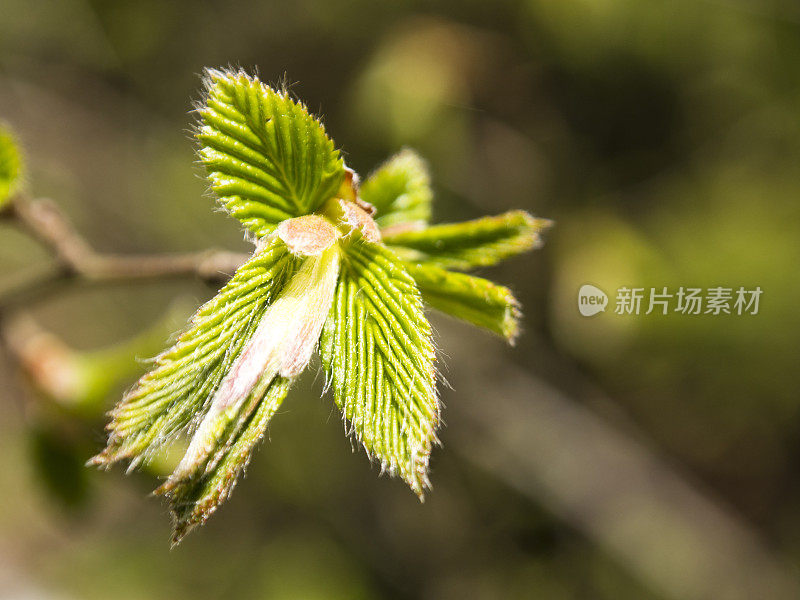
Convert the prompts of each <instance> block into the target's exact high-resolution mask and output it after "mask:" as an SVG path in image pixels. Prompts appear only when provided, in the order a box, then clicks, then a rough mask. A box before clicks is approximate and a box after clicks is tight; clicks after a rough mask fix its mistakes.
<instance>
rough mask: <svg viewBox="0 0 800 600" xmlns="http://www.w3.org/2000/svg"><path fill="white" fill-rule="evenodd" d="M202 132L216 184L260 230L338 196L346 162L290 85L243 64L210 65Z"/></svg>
mask: <svg viewBox="0 0 800 600" xmlns="http://www.w3.org/2000/svg"><path fill="white" fill-rule="evenodd" d="M198 112H199V114H200V118H201V121H202V123H201V125H200V128H199V131H198V132H197V139H198V140H199V141H200V143H201V148H200V158H201V159H202V161H203V163H204V164H205V166H206V169H207V170H208V174H209V175H208V176H209V179H210V180H211V187H212V189H213V190H214V191H215V192H216V193H217V195H218V196H219V198H220V200H221V201H222V203H223V205H224V206H225V208H226V209H227V210H228V211H229V212H230V213H231V214H232V215H233V216H234V217H236V218H237V219H239V220H240V221H241V222H242V223H244V225H245V226H246V227H247V228H248V229H249V230H250V231H252V232H253V233H254V234H255V235H256V236H258V237H261V236H264V235H266V234H267V233H270V232H271V231H272V230H273V229H275V227H276V226H277V225H278V223H280V222H281V221H283V220H285V219H289V218H292V217H300V216H303V215H306V214H309V213H311V212H313V211H314V210H316V209H317V208H318V207H319V206H320V205H321V204H322V203H323V202H325V201H326V200H328V199H329V198H332V197H333V196H334V195H335V194H336V192H337V191H338V189H339V186H340V185H341V183H342V181H343V179H344V176H345V171H344V162H343V161H342V159H341V157H340V156H339V151H338V150H336V149H335V148H334V146H333V142H332V141H331V140H330V138H329V137H328V136H327V134H326V133H325V128H324V127H323V126H322V124H321V123H320V122H319V121H318V120H317V119H315V118H314V117H313V116H312V115H310V114H309V113H308V111H307V109H306V107H305V106H303V105H302V104H301V103H298V102H295V101H293V100H292V99H291V98H290V97H289V95H288V93H287V92H286V91H276V90H273V89H272V88H270V87H268V86H267V85H265V84H263V83H262V82H260V81H259V80H258V78H252V77H250V76H248V75H247V74H246V73H244V72H243V71H239V72H235V73H234V72H227V71H213V70H209V71H207V76H206V97H205V101H204V103H203V105H202V106H201V107H200V108H199V111H198Z"/></svg>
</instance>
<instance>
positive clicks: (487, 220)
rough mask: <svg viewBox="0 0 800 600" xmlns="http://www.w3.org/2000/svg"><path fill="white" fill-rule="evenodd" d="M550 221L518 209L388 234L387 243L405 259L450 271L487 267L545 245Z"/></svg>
mask: <svg viewBox="0 0 800 600" xmlns="http://www.w3.org/2000/svg"><path fill="white" fill-rule="evenodd" d="M550 224H551V223H550V221H548V220H546V219H537V218H535V217H532V216H531V215H529V214H528V213H526V212H524V211H521V210H515V211H511V212H507V213H504V214H502V215H497V216H495V217H483V218H481V219H475V220H473V221H466V222H463V223H450V224H446V225H433V226H431V227H427V228H425V229H421V230H419V231H404V232H398V233H391V232H386V233H384V236H383V240H384V242H385V243H386V244H387V245H389V246H392V247H393V249H394V250H395V251H396V252H397V254H398V255H399V256H400V257H401V258H403V259H404V260H408V261H413V262H419V263H428V264H433V265H438V266H440V267H445V268H448V269H459V270H466V269H471V268H475V267H487V266H491V265H494V264H497V263H498V262H500V261H501V260H503V259H505V258H508V257H510V256H514V255H516V254H520V253H522V252H527V251H528V250H531V249H533V248H536V247H538V246H540V245H541V243H542V240H541V236H540V234H541V232H542V231H543V230H544V229H546V228H547V227H549V226H550Z"/></svg>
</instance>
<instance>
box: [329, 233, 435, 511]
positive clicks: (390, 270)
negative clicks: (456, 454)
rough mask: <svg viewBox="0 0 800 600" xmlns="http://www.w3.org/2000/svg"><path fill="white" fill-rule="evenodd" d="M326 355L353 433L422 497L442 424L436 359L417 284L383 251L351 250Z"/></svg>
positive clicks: (371, 247) (360, 246)
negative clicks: (439, 427) (437, 435)
mask: <svg viewBox="0 0 800 600" xmlns="http://www.w3.org/2000/svg"><path fill="white" fill-rule="evenodd" d="M320 354H321V356H322V362H323V365H324V366H325V369H326V371H327V372H328V376H329V378H330V381H331V383H332V387H333V391H334V396H335V400H336V404H337V405H338V406H339V408H340V409H341V410H342V413H343V415H344V417H345V419H346V420H347V421H348V422H349V424H350V427H351V431H352V433H354V434H355V436H356V438H357V439H358V440H359V441H360V442H361V444H362V445H363V446H364V449H365V450H366V451H367V454H368V455H369V456H370V457H375V458H377V459H378V460H379V461H380V463H381V467H382V468H383V469H385V470H387V471H388V472H389V473H391V474H393V475H394V474H398V475H400V476H401V477H402V478H403V479H404V480H405V481H406V483H408V485H409V486H410V487H411V489H412V490H413V491H414V492H415V493H416V494H417V495H419V496H420V498H421V497H422V495H423V493H424V490H425V488H428V487H429V486H430V484H429V482H428V459H429V457H430V452H431V446H432V444H433V443H434V442H435V441H436V433H435V432H436V427H437V426H438V423H439V402H438V399H437V397H436V390H435V371H434V365H433V363H434V359H435V354H434V348H433V342H432V340H431V328H430V324H429V323H428V321H427V319H426V318H425V315H424V314H423V310H422V301H421V298H420V295H419V292H418V290H417V288H416V286H415V285H414V280H413V279H412V278H411V277H410V276H409V274H408V273H407V272H406V270H405V269H404V268H403V265H402V263H401V262H400V261H399V260H398V259H397V258H396V257H395V256H394V254H393V253H392V252H391V251H390V250H388V249H387V248H385V247H384V246H382V245H378V244H371V243H364V242H355V243H353V244H351V245H350V246H349V247H348V248H347V249H346V251H345V253H344V259H343V262H342V270H341V274H340V278H339V284H338V286H337V288H336V296H335V299H334V303H333V307H332V309H331V314H330V317H329V319H328V322H327V323H326V328H325V332H324V334H323V339H322V344H321V348H320Z"/></svg>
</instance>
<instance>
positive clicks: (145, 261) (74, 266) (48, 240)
mask: <svg viewBox="0 0 800 600" xmlns="http://www.w3.org/2000/svg"><path fill="white" fill-rule="evenodd" d="M0 217H2V218H3V219H6V220H8V221H10V222H11V223H13V224H16V225H17V226H19V227H20V228H21V229H22V230H23V231H25V232H27V233H28V234H29V235H30V236H31V237H33V238H34V239H36V240H38V241H39V242H40V243H41V244H42V245H44V246H45V247H47V248H48V249H49V250H50V251H51V252H52V254H53V256H54V257H55V259H56V261H57V264H58V268H57V269H56V270H55V271H54V272H53V273H52V274H50V275H49V276H46V277H44V278H43V279H38V280H37V281H35V282H33V283H30V284H26V285H25V286H23V287H22V288H21V289H17V290H14V291H13V292H11V293H9V294H6V295H5V296H4V297H3V298H0V311H2V309H3V308H7V307H8V306H10V305H12V304H13V305H15V304H18V303H19V302H21V301H22V300H27V299H29V298H32V296H33V294H34V293H36V292H38V293H37V296H38V298H39V299H41V298H42V297H43V296H44V295H46V291H47V290H48V289H60V287H61V285H60V284H63V283H64V282H66V281H70V280H79V281H85V282H90V283H99V282H119V281H135V280H143V279H159V278H167V277H199V278H200V279H203V280H205V281H208V282H211V283H217V282H221V281H225V280H227V279H228V278H230V276H231V275H232V274H233V272H234V271H235V270H236V269H237V268H238V267H239V265H241V264H242V262H244V260H245V259H246V258H247V256H246V255H245V254H240V253H236V252H227V251H223V250H202V251H199V252H188V253H181V254H152V255H139V256H125V255H119V254H106V253H100V252H97V251H95V250H94V249H93V248H92V247H91V246H90V245H89V244H88V243H87V242H86V240H85V239H84V238H83V237H82V236H81V235H80V234H79V233H78V232H77V231H76V230H75V229H74V228H73V227H72V225H71V224H70V222H69V220H68V219H67V218H66V217H65V216H64V214H63V213H62V212H61V211H60V210H59V209H58V207H57V206H56V205H55V203H53V202H52V201H50V200H45V199H29V198H26V197H23V196H18V197H16V198H15V199H14V201H13V202H11V203H10V204H9V205H8V206H7V207H6V208H5V209H4V210H3V211H2V213H0ZM43 292H44V293H43Z"/></svg>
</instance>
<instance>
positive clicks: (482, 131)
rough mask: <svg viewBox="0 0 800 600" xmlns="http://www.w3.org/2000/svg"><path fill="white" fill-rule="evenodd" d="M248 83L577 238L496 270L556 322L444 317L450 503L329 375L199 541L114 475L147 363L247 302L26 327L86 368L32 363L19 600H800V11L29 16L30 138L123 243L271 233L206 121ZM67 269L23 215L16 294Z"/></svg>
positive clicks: (92, 294) (4, 486) (17, 7)
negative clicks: (339, 403) (515, 328)
mask: <svg viewBox="0 0 800 600" xmlns="http://www.w3.org/2000/svg"><path fill="white" fill-rule="evenodd" d="M220 65H222V66H224V65H237V66H238V65H240V66H242V67H245V68H248V69H252V68H257V69H258V71H259V72H260V74H261V77H262V78H263V79H265V80H267V81H272V82H276V81H281V80H284V79H285V80H286V81H287V82H289V83H291V84H293V85H292V89H293V91H294V93H295V94H296V95H297V96H298V97H300V98H302V99H303V100H304V101H305V102H306V103H307V104H308V106H309V107H310V108H311V109H312V110H314V111H315V112H317V113H318V114H321V115H322V116H323V117H324V120H325V123H326V125H327V127H328V130H329V132H330V134H331V135H332V137H333V138H334V139H335V140H336V142H337V144H338V145H339V147H341V148H342V149H343V151H344V152H345V153H346V159H347V162H348V163H349V164H350V166H352V167H354V168H355V169H356V170H357V171H359V172H361V173H362V174H366V173H368V172H369V171H370V170H371V169H372V168H373V167H374V166H375V165H377V164H378V163H379V162H380V161H381V160H383V159H384V158H385V157H387V156H388V155H390V154H392V153H394V152H396V151H397V150H399V149H400V148H401V147H403V146H412V147H414V148H416V149H418V150H419V151H420V152H421V153H422V154H423V155H424V156H425V157H426V158H427V159H428V160H429V163H430V168H431V171H432V173H433V178H434V183H435V189H436V194H437V196H436V205H435V218H436V220H441V221H454V220H463V219H468V218H473V217H476V216H479V215H483V214H489V213H499V212H502V211H504V210H507V209H512V208H525V209H527V210H529V211H531V212H533V213H534V214H537V215H540V216H546V217H549V218H552V219H554V220H555V221H556V226H555V228H554V229H553V230H552V231H551V232H550V234H549V235H548V241H547V244H546V246H545V247H544V248H543V249H542V250H539V251H537V252H535V253H532V254H529V255H525V256H522V257H520V258H517V259H514V260H513V261H510V262H508V263H507V264H505V265H503V266H502V267H498V268H495V269H492V270H490V271H487V272H486V275H488V276H490V277H491V278H493V279H496V280H498V281H501V282H503V283H505V284H508V285H510V286H511V287H512V288H513V289H514V290H515V291H516V293H517V294H518V296H519V298H520V299H521V301H522V303H523V304H524V306H525V333H524V335H523V336H522V337H521V339H520V340H519V342H518V344H517V346H516V347H515V348H508V347H506V346H505V345H504V344H503V343H502V342H501V341H499V340H497V339H494V338H493V337H491V336H490V335H488V334H484V333H482V332H480V331H476V330H474V329H472V328H470V327H467V326H465V325H462V324H460V323H456V322H454V321H450V320H448V319H446V318H443V317H439V316H437V315H432V318H433V320H434V325H435V327H436V330H437V343H438V346H439V348H440V355H441V369H442V374H443V378H444V379H445V380H446V382H447V384H448V385H447V386H443V387H442V397H443V401H444V403H445V406H446V408H445V420H446V426H445V428H444V429H443V431H442V434H441V438H442V441H443V448H439V449H437V450H436V451H435V454H434V457H433V461H432V468H433V473H432V477H433V483H434V490H433V492H432V493H431V494H430V495H429V497H428V499H427V501H426V502H425V503H424V504H422V505H421V504H419V503H418V502H417V500H416V499H415V497H414V496H413V495H412V494H411V493H409V492H408V491H407V490H406V489H404V486H403V485H402V483H401V482H398V481H394V480H389V479H387V478H386V477H379V476H378V471H377V469H376V468H375V466H370V464H369V463H368V461H367V460H366V459H365V457H364V456H363V454H362V453H360V452H358V451H356V452H353V449H352V446H351V443H350V441H348V440H347V439H346V438H345V437H344V435H343V426H342V423H341V420H340V417H339V416H338V414H337V413H336V411H335V409H334V407H333V403H332V401H331V399H330V397H329V396H324V397H321V391H322V388H323V383H324V382H323V381H322V377H321V376H319V375H317V376H316V377H315V376H314V375H313V373H310V374H309V376H307V377H305V378H304V379H303V381H302V382H301V383H300V384H299V385H298V386H297V387H296V388H295V390H294V391H293V393H292V394H291V396H290V397H289V398H288V399H287V401H286V403H285V404H284V407H283V409H282V410H281V413H280V414H279V415H277V416H276V417H275V419H274V421H273V423H272V425H271V428H270V435H269V438H270V439H269V441H268V442H265V443H264V444H263V445H262V446H261V448H260V450H259V451H258V453H257V455H256V457H255V459H254V460H253V462H252V464H251V466H250V468H249V470H248V472H247V477H246V478H245V479H244V480H243V482H241V483H240V484H239V486H238V487H237V490H236V493H235V494H234V497H233V499H232V500H231V501H230V502H228V504H227V505H225V506H224V507H223V508H222V509H221V510H220V511H218V513H217V514H216V515H215V516H214V518H213V519H212V520H211V521H210V522H209V523H208V524H207V525H206V526H205V527H204V528H203V529H202V530H199V531H197V532H195V533H193V534H192V535H190V536H189V537H188V538H187V539H186V540H185V542H184V543H183V544H182V545H181V546H180V547H179V548H177V549H176V550H172V551H170V550H169V543H168V542H169V528H168V525H169V524H168V517H167V510H166V507H165V506H164V505H162V504H161V502H160V501H159V500H157V499H153V498H148V497H147V494H148V493H149V491H150V490H151V489H152V488H154V487H155V485H156V482H157V473H154V472H148V473H135V474H131V475H130V476H128V477H125V476H124V473H123V470H122V469H119V468H118V469H115V470H113V471H111V472H110V473H98V472H93V471H90V470H87V469H84V468H83V466H82V464H83V462H84V461H85V460H86V459H87V458H88V457H89V456H91V455H92V454H93V453H94V452H96V451H97V450H98V449H99V448H100V447H101V446H102V443H103V430H102V427H103V417H102V413H103V411H105V410H107V409H108V408H109V407H110V406H111V405H113V403H114V402H115V401H116V400H117V399H118V397H119V395H120V393H121V392H122V390H124V389H125V387H126V386H128V385H130V384H131V382H132V381H133V380H134V379H135V377H136V376H137V374H139V372H140V370H141V369H143V368H144V367H143V365H142V364H141V363H137V362H135V360H134V357H136V356H139V357H146V356H152V355H153V354H155V353H156V352H157V351H158V349H159V348H160V347H161V345H162V344H163V343H164V342H165V340H166V339H167V337H168V336H169V334H170V333H171V332H172V331H174V330H175V329H177V328H178V327H180V324H181V323H182V322H183V321H184V319H185V318H186V316H187V315H188V314H189V313H190V312H191V310H192V309H193V308H194V307H195V306H196V305H198V304H199V303H201V302H202V301H203V300H205V299H206V298H208V297H210V295H212V294H213V293H214V290H213V289H212V288H210V287H208V286H205V285H203V284H201V283H198V282H193V281H186V280H183V281H164V282H158V283H155V282H154V283H147V284H136V285H115V286H106V287H93V288H86V287H82V286H75V287H74V288H68V289H64V290H62V291H60V292H59V293H58V294H55V295H51V296H48V297H47V298H42V301H41V302H31V303H30V304H29V305H27V306H25V307H22V308H21V309H20V308H19V307H18V308H17V310H15V311H14V312H13V314H3V315H2V325H3V327H4V328H5V329H4V331H5V332H6V334H7V335H17V336H19V335H23V336H25V335H35V334H36V335H38V334H42V335H46V336H49V335H52V336H53V337H52V338H46V339H47V340H48V341H49V344H50V346H51V347H56V348H58V349H59V352H56V355H57V360H56V366H58V367H60V368H67V369H68V372H69V373H71V377H72V379H71V380H69V381H72V382H73V385H72V386H71V387H70V386H68V385H66V384H63V380H61V381H62V384H61V385H59V386H56V389H55V390H53V389H51V390H49V391H48V390H47V389H43V387H46V386H42V382H41V381H36V380H32V379H31V377H30V376H26V375H25V373H24V369H20V368H19V364H18V360H15V357H14V356H12V355H11V354H10V353H9V352H8V351H6V352H5V353H4V354H3V355H2V362H1V363H0V490H2V493H0V598H3V599H5V598H43V599H44V598H58V599H82V598H87V599H94V598H109V597H113V598H116V599H118V600H123V599H141V598H166V597H169V598H174V599H178V598H193V599H205V598H209V599H211V598H223V597H224V598H298V599H312V598H343V599H344V598H347V599H355V598H437V599H438V598H445V599H449V598H545V599H551V598H552V599H556V600H560V599H584V598H585V599H602V600H625V599H637V600H638V599H650V598H653V599H684V598H688V599H694V598H697V599H700V598H713V599H728V598H797V597H800V591H798V590H800V583H799V582H800V570H798V562H799V561H800V466H799V465H800V411H799V410H798V408H799V407H800V400H799V399H798V393H797V392H798V389H799V388H800V369H798V359H799V358H800V344H799V343H798V341H797V340H798V332H800V311H798V310H797V303H798V299H800V277H799V276H798V273H797V268H798V267H797V266H798V264H800V231H798V224H800V223H799V221H800V219H799V218H798V217H800V202H798V199H799V197H800V171H799V170H798V165H800V111H799V110H798V107H799V106H800V69H798V65H800V6H798V4H797V3H796V2H793V1H791V0H786V1H782V0H758V1H756V0H703V1H699V2H698V1H696V0H673V1H672V2H658V1H655V0H572V1H569V2H553V1H550V0H518V1H516V0H515V1H506V0H503V1H495V2H486V1H482V2H477V1H473V0H467V1H463V2H455V1H450V2H421V1H405V0H395V1H394V2H373V1H367V0H347V1H344V2H328V1H324V0H295V1H293V2H265V1H261V2H257V1H244V2H215V1H210V0H201V1H192V2H190V1H188V0H178V1H173V2H163V1H160V0H116V1H109V0H60V1H56V0H51V1H46V0H2V3H0V119H2V120H3V121H4V122H6V123H7V124H8V125H10V126H11V127H12V128H13V129H14V131H15V132H16V134H17V136H18V137H19V139H20V142H21V144H22V146H23V147H24V150H25V155H26V161H27V164H28V171H27V180H28V186H29V189H30V190H31V191H32V193H33V194H35V195H36V196H42V197H49V198H52V199H53V200H54V201H56V202H57V203H58V204H59V205H60V206H61V207H62V208H63V210H64V211H65V212H66V213H67V214H68V215H69V217H70V219H71V220H72V221H73V223H74V224H75V225H76V227H77V228H78V229H79V230H80V231H81V232H82V233H83V234H84V235H85V236H86V237H87V238H88V239H89V240H90V241H91V243H92V244H93V245H94V246H96V247H97V248H98V249H100V250H107V251H114V252H126V253H127V252H129V253H135V252H162V251H180V250H193V249H201V248H207V247H219V248H227V249H231V250H241V251H246V250H247V249H248V245H247V244H246V243H245V242H244V241H243V240H242V235H241V232H240V228H239V226H238V224H237V223H236V222H235V221H234V220H233V219H230V218H227V217H225V216H224V215H223V214H221V213H219V212H217V211H215V210H214V206H213V201H212V199H211V198H210V197H209V196H208V195H207V194H206V185H205V183H204V181H203V179H202V172H201V170H200V169H199V167H198V166H197V164H196V162H195V157H194V154H193V152H194V146H193V143H192V140H191V137H190V131H189V130H190V127H191V124H192V116H191V114H190V110H191V107H192V101H193V100H197V98H198V95H199V86H200V82H199V78H198V75H199V73H200V72H201V71H202V69H203V67H205V66H220ZM52 268H53V266H52V261H51V260H50V258H49V257H48V255H47V253H46V252H45V251H44V250H43V249H41V248H40V247H39V246H37V245H36V244H35V243H33V242H32V241H30V240H29V239H27V238H26V237H25V236H23V235H22V234H20V233H19V232H18V231H16V230H15V229H13V228H12V227H10V226H8V225H0V294H2V293H3V290H11V289H13V288H14V287H15V286H18V285H20V284H24V283H25V282H27V281H32V280H34V279H35V278H37V277H40V276H42V275H43V274H47V273H48V272H50V270H52ZM584 283H593V284H595V285H598V286H599V287H601V288H602V289H605V290H606V291H607V292H608V293H609V294H611V295H612V296H613V292H614V291H615V290H616V289H617V288H618V287H620V286H622V285H628V286H637V287H646V288H649V287H650V286H654V287H662V286H670V287H673V288H675V287H678V286H681V285H683V286H694V287H716V286H719V285H722V286H725V287H737V288H738V287H739V286H740V285H743V286H745V287H749V288H753V287H755V286H760V287H761V288H762V289H763V296H762V298H761V306H760V311H759V314H758V315H755V316H752V315H750V316H736V315H730V316H725V315H721V316H712V315H708V316H695V317H690V316H685V315H679V314H670V315H667V316H661V315H648V316H638V317H621V316H615V315H613V314H611V311H610V310H609V311H607V312H606V313H604V314H600V315H598V316H596V317H592V318H591V319H587V318H584V317H582V316H580V315H579V313H578V311H577V305H576V296H577V290H578V288H579V287H580V285H582V284H584ZM612 302H613V298H612ZM37 331H38V334H37ZM9 332H10V333H9ZM20 332H22V333H20ZM62 345H63V346H62ZM59 361H60V362H59ZM54 368H55V367H54ZM153 470H154V471H157V470H158V465H156V466H155V467H154V469H153Z"/></svg>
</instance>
